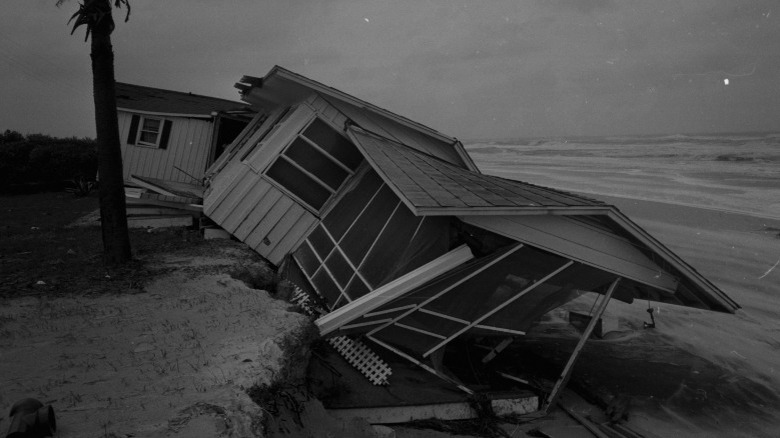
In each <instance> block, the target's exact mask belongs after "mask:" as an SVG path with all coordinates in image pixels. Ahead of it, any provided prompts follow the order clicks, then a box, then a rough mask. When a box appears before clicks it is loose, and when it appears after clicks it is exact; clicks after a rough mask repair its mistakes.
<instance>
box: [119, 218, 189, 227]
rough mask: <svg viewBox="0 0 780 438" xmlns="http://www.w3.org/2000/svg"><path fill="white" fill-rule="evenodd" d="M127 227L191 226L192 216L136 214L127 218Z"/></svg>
mask: <svg viewBox="0 0 780 438" xmlns="http://www.w3.org/2000/svg"><path fill="white" fill-rule="evenodd" d="M127 226H128V227H129V228H165V227H191V226H192V216H136V217H129V218H127Z"/></svg>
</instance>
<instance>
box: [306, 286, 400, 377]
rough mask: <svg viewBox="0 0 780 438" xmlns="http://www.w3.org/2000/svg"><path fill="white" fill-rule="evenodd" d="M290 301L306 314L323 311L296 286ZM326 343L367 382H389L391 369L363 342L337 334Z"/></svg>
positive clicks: (319, 313) (316, 313)
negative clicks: (337, 335)
mask: <svg viewBox="0 0 780 438" xmlns="http://www.w3.org/2000/svg"><path fill="white" fill-rule="evenodd" d="M291 301H292V302H293V303H295V304H297V305H298V306H299V307H300V308H301V309H303V311H304V312H306V313H307V314H308V315H312V316H317V315H321V314H323V313H324V312H323V311H322V310H321V309H319V308H318V307H316V306H315V305H314V304H313V303H312V300H311V298H310V297H309V294H307V293H306V292H304V291H303V290H302V289H301V288H299V287H297V286H296V287H295V291H294V292H293V297H292V300H291ZM328 343H329V344H330V345H331V346H332V347H333V348H334V349H335V350H336V351H337V352H338V353H339V354H340V355H341V357H343V358H344V359H345V360H346V361H347V362H348V363H349V364H350V365H352V366H353V367H354V368H355V369H356V370H358V371H360V373H361V374H363V375H364V376H365V377H366V378H367V379H368V381H369V382H371V383H373V384H374V385H387V384H389V383H390V382H389V381H388V377H389V376H390V374H392V373H393V370H392V369H391V368H390V366H389V365H388V364H387V363H385V361H383V360H382V359H381V358H380V357H379V356H377V354H376V353H374V352H373V351H372V350H371V349H370V348H369V347H368V346H367V345H366V344H364V343H363V342H361V341H359V340H355V339H350V338H348V337H346V336H339V337H335V338H330V339H328Z"/></svg>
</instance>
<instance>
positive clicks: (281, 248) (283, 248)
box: [266, 210, 317, 265]
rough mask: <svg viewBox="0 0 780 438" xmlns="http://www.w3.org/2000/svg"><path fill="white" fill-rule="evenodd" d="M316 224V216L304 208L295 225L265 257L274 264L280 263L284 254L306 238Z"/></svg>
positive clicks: (295, 247)
mask: <svg viewBox="0 0 780 438" xmlns="http://www.w3.org/2000/svg"><path fill="white" fill-rule="evenodd" d="M316 224H317V218H316V217H314V215H313V214H311V213H309V212H308V210H304V214H303V215H301V217H300V218H299V219H298V221H297V222H296V223H295V225H293V226H292V227H290V229H289V230H288V231H287V233H286V234H285V235H284V237H283V238H282V239H281V240H279V243H278V244H276V246H275V247H274V248H273V250H271V252H270V253H269V254H268V257H266V258H267V259H268V260H269V261H270V262H271V263H273V264H275V265H278V264H279V263H281V261H282V260H283V259H284V256H286V255H287V254H288V253H291V252H293V251H294V250H295V249H297V248H298V245H300V244H301V242H303V239H305V238H306V236H307V235H308V234H309V233H310V232H311V230H312V229H313V228H314V226H315V225H316Z"/></svg>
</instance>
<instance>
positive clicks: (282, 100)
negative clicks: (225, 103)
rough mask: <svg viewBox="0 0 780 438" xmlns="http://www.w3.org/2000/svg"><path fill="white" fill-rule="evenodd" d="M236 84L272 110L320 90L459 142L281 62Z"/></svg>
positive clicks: (248, 97) (243, 95)
mask: <svg viewBox="0 0 780 438" xmlns="http://www.w3.org/2000/svg"><path fill="white" fill-rule="evenodd" d="M235 86H236V88H238V89H239V90H240V92H241V98H242V100H244V101H245V102H247V103H251V104H252V105H256V106H258V107H261V108H265V109H267V110H269V111H270V110H273V109H275V108H277V107H279V106H289V105H293V104H296V103H298V102H301V101H303V100H305V99H306V98H308V97H309V96H310V95H311V94H312V93H319V94H320V95H323V96H326V97H330V98H334V99H338V100H341V101H343V102H347V103H349V104H351V105H354V106H356V107H358V108H362V109H365V110H368V111H371V112H373V113H375V114H379V115H381V116H383V117H385V118H387V119H389V120H392V121H394V122H396V123H399V124H400V125H403V126H406V127H408V128H411V129H414V130H416V131H419V132H421V133H423V134H425V135H428V136H430V137H433V138H435V139H437V140H440V141H443V142H446V143H451V144H455V143H459V142H458V140H457V139H456V138H455V137H450V136H448V135H445V134H442V133H441V132H439V131H436V130H435V129H432V128H429V127H427V126H425V125H423V124H421V123H418V122H415V121H413V120H410V119H407V118H406V117H403V116H400V115H398V114H395V113H393V112H391V111H388V110H386V109H384V108H380V107H378V106H376V105H373V104H371V103H368V102H366V101H364V100H361V99H358V98H356V97H354V96H351V95H349V94H347V93H344V92H343V91H339V90H337V89H335V88H332V87H328V86H327V85H324V84H322V83H320V82H317V81H314V80H312V79H309V78H307V77H305V76H301V75H299V74H297V73H294V72H292V71H290V70H287V69H285V68H283V67H280V66H278V65H277V66H274V68H272V69H271V71H269V72H268V74H266V75H265V76H264V77H262V78H257V77H253V76H244V77H242V78H241V81H240V82H239V83H237V84H236V85H235ZM461 147H462V146H461ZM469 161H470V159H469Z"/></svg>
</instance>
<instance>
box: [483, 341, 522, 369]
mask: <svg viewBox="0 0 780 438" xmlns="http://www.w3.org/2000/svg"><path fill="white" fill-rule="evenodd" d="M514 340H515V338H512V337H509V338H504V340H503V341H501V342H500V343H499V344H498V345H496V346H495V347H494V348H493V349H492V350H490V352H489V353H488V354H486V355H485V357H483V358H482V363H488V362H490V361H491V360H493V359H495V357H496V356H498V354H499V353H501V352H502V351H504V349H505V348H506V347H508V346H509V344H511V343H512V341H514Z"/></svg>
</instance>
